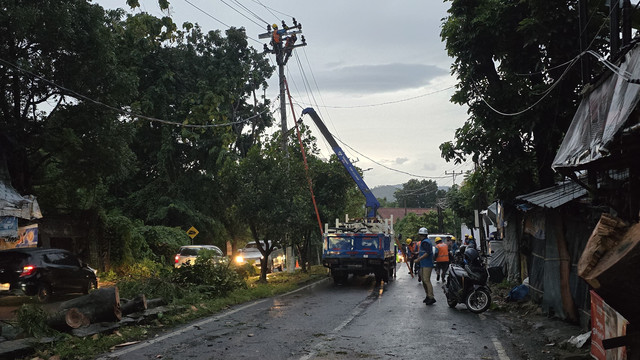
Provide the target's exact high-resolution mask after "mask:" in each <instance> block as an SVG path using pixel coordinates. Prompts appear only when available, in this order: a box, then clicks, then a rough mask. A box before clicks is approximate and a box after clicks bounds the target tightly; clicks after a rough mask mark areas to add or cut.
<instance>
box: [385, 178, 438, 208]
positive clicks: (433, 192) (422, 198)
mask: <svg viewBox="0 0 640 360" xmlns="http://www.w3.org/2000/svg"><path fill="white" fill-rule="evenodd" d="M438 195H439V193H438V184H437V183H436V182H435V181H433V180H416V179H411V180H409V181H408V182H406V183H404V184H402V189H398V190H396V192H395V197H396V201H397V202H398V205H400V206H402V207H407V208H422V209H426V208H433V207H435V206H436V199H437V197H438Z"/></svg>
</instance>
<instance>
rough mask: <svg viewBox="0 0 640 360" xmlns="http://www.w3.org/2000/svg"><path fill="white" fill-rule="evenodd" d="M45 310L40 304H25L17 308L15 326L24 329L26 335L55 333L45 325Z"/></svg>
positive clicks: (46, 316) (37, 335)
mask: <svg viewBox="0 0 640 360" xmlns="http://www.w3.org/2000/svg"><path fill="white" fill-rule="evenodd" d="M47 318H48V314H47V312H46V311H45V310H44V309H43V308H42V306H40V305H36V304H25V305H22V306H20V308H18V312H17V326H18V327H19V328H20V329H22V331H24V333H25V335H26V336H35V337H40V336H46V335H52V334H54V333H55V331H54V330H53V329H51V328H50V327H49V326H48V325H47Z"/></svg>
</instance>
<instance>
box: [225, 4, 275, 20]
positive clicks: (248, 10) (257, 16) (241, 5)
mask: <svg viewBox="0 0 640 360" xmlns="http://www.w3.org/2000/svg"><path fill="white" fill-rule="evenodd" d="M233 2H234V3H236V4H238V5H239V6H240V7H242V8H243V9H245V10H246V11H247V12H248V13H249V14H251V15H253V16H254V17H255V18H256V19H258V20H260V21H262V22H263V23H265V24H267V25H269V22H268V21H267V20H265V19H263V18H262V17H260V16H259V15H258V14H256V13H255V12H253V11H251V9H249V8H248V7H246V6H244V5H243V4H242V3H241V2H240V1H238V0H233Z"/></svg>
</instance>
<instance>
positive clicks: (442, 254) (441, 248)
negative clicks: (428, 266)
mask: <svg viewBox="0 0 640 360" xmlns="http://www.w3.org/2000/svg"><path fill="white" fill-rule="evenodd" d="M433 257H434V259H435V261H436V266H435V267H436V281H440V274H442V280H444V274H445V273H446V272H447V268H449V246H448V245H447V244H445V243H444V242H443V241H442V238H440V237H439V236H438V237H437V238H436V249H435V252H434V253H433Z"/></svg>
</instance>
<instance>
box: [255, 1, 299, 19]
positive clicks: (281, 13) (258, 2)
mask: <svg viewBox="0 0 640 360" xmlns="http://www.w3.org/2000/svg"><path fill="white" fill-rule="evenodd" d="M252 1H253V2H254V3H256V4H259V5H260V6H262V7H264V8H265V9H267V11H269V12H270V13H271V15H273V17H275V18H278V17H277V16H276V14H274V13H273V11H275V12H277V13H278V14H280V15H284V16H286V17H290V18H292V17H293V16H291V15H288V14H285V13H283V12H281V11H278V10H276V9H273V8H270V7H268V6H266V5H265V4H263V3H262V2H260V1H259V0H252Z"/></svg>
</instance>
